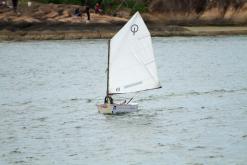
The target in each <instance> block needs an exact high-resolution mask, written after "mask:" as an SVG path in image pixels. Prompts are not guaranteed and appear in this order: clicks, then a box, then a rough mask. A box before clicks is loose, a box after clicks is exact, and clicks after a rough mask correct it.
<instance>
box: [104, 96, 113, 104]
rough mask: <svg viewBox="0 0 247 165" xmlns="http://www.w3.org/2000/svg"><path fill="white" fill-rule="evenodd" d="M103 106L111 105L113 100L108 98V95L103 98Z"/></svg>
mask: <svg viewBox="0 0 247 165" xmlns="http://www.w3.org/2000/svg"><path fill="white" fill-rule="evenodd" d="M104 103H105V104H113V99H112V97H111V96H110V95H107V96H106V97H105V102H104Z"/></svg>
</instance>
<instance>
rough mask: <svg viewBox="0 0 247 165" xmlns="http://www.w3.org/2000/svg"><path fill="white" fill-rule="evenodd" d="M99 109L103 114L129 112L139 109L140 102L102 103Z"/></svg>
mask: <svg viewBox="0 0 247 165" xmlns="http://www.w3.org/2000/svg"><path fill="white" fill-rule="evenodd" d="M97 107H98V111H99V112H100V113H103V114H119V113H129V112H135V111H137V110H138V104H134V103H132V104H100V105H97Z"/></svg>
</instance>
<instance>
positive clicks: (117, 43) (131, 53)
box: [108, 12, 160, 94]
mask: <svg viewBox="0 0 247 165" xmlns="http://www.w3.org/2000/svg"><path fill="white" fill-rule="evenodd" d="M110 45H111V46H110V56H109V58H110V59H109V64H108V65H109V66H108V68H109V87H108V88H109V89H108V92H109V93H110V94H119V93H132V92H139V91H145V90H151V89H156V88H160V83H159V79H158V76H157V69H156V64H155V59H154V53H153V47H152V40H151V35H150V32H149V31H148V29H147V27H146V25H145V23H144V21H143V19H142V17H141V15H140V14H139V13H138V12H137V13H136V14H135V15H134V16H133V17H132V18H131V19H130V20H129V21H128V22H127V23H126V24H125V25H124V27H123V28H122V29H121V30H120V31H119V32H118V33H117V34H116V35H115V36H114V37H113V38H112V39H111V41H110Z"/></svg>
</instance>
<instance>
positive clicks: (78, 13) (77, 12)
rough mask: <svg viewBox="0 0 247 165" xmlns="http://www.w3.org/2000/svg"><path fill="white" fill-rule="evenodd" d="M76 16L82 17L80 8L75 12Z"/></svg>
mask: <svg viewBox="0 0 247 165" xmlns="http://www.w3.org/2000/svg"><path fill="white" fill-rule="evenodd" d="M74 16H77V17H80V16H81V11H80V9H79V8H76V9H75V11H74Z"/></svg>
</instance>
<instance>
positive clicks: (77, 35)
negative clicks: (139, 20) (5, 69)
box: [0, 23, 247, 41]
mask: <svg viewBox="0 0 247 165" xmlns="http://www.w3.org/2000/svg"><path fill="white" fill-rule="evenodd" d="M123 25H124V23H119V24H99V23H92V24H91V23H89V24H33V23H26V24H15V25H13V24H0V41H26V40H74V39H102V38H104V39H107V38H111V37H112V36H114V34H116V32H117V31H118V30H119V29H120V28H121V27H122V26H123ZM148 28H149V30H150V32H151V35H152V36H153V37H169V36H218V35H247V26H172V25H169V26H166V25H162V24H149V25H148Z"/></svg>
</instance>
